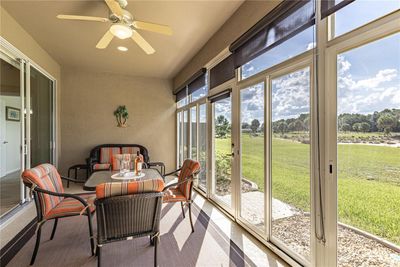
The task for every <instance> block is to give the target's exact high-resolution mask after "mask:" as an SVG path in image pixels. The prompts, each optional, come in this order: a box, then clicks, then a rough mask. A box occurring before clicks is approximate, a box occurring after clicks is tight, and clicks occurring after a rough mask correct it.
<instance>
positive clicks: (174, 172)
mask: <svg viewBox="0 0 400 267" xmlns="http://www.w3.org/2000/svg"><path fill="white" fill-rule="evenodd" d="M181 169H182V168H179V169H177V170H175V171H173V172H170V173H167V174H164V176H168V175H171V174H174V173H177V172H179V171H180V170H181Z"/></svg>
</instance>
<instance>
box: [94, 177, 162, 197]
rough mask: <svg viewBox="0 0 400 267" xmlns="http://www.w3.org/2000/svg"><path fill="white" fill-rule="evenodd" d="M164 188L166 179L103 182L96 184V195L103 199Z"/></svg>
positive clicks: (159, 190)
mask: <svg viewBox="0 0 400 267" xmlns="http://www.w3.org/2000/svg"><path fill="white" fill-rule="evenodd" d="M163 189H164V181H163V180H162V179H148V180H140V181H132V182H118V183H103V184H99V185H98V186H96V196H97V198H98V199H101V198H106V197H113V196H123V195H132V194H138V193H150V192H161V191H162V190H163Z"/></svg>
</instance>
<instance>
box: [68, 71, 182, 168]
mask: <svg viewBox="0 0 400 267" xmlns="http://www.w3.org/2000/svg"><path fill="white" fill-rule="evenodd" d="M62 87H63V89H64V90H63V92H62V97H61V99H62V103H61V106H62V110H61V120H62V121H63V125H62V127H61V136H62V138H61V140H62V145H61V147H62V151H61V153H62V155H63V156H62V158H61V162H60V163H61V164H60V166H61V170H62V172H64V173H66V171H67V169H68V167H69V166H71V165H73V164H78V163H84V162H85V159H86V158H87V157H88V156H89V152H90V150H91V149H92V148H93V147H95V146H96V145H100V144H106V143H127V144H130V143H132V144H141V145H143V146H145V147H146V148H147V149H148V150H149V154H150V160H151V161H162V162H164V163H165V164H166V169H167V170H172V169H173V168H174V167H175V162H176V160H175V158H176V144H175V139H176V138H175V132H176V129H175V128H176V127H175V110H176V104H175V101H174V96H173V95H172V84H171V81H170V80H165V79H157V78H142V77H133V76H126V75H121V74H113V73H97V72H89V71H87V70H79V69H73V68H69V69H62ZM119 105H125V106H126V107H127V109H128V112H129V119H128V127H127V128H119V127H117V125H116V119H115V117H114V115H113V112H114V111H115V110H116V108H117V107H118V106H119Z"/></svg>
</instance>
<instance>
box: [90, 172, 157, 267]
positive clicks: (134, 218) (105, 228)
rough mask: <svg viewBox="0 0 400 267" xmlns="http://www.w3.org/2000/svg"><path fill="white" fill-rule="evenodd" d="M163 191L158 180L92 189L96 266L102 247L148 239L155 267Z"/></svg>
mask: <svg viewBox="0 0 400 267" xmlns="http://www.w3.org/2000/svg"><path fill="white" fill-rule="evenodd" d="M163 188H164V181H163V180H162V179H152V180H141V181H134V182H128V183H105V184H101V185H98V186H97V187H96V196H97V199H96V201H95V205H96V208H97V212H96V214H97V256H98V261H97V263H98V266H100V265H101V257H102V255H101V254H102V253H101V250H102V247H103V245H104V244H107V243H110V242H115V241H121V240H129V239H132V238H136V237H143V236H150V243H151V244H152V245H154V266H157V245H158V239H159V236H160V219H161V206H162V197H163V193H162V190H163Z"/></svg>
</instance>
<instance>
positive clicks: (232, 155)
mask: <svg viewBox="0 0 400 267" xmlns="http://www.w3.org/2000/svg"><path fill="white" fill-rule="evenodd" d="M225 156H230V157H234V156H235V153H234V152H232V153H228V154H225Z"/></svg>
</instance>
